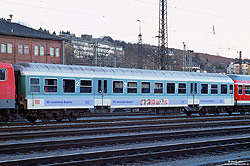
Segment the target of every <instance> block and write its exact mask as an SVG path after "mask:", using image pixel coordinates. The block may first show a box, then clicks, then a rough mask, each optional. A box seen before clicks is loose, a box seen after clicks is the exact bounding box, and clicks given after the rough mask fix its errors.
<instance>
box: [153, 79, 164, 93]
mask: <svg viewBox="0 0 250 166" xmlns="http://www.w3.org/2000/svg"><path fill="white" fill-rule="evenodd" d="M156 84H159V85H161V89H156V87H155V85H156ZM163 86H164V85H163V82H154V94H163ZM156 90H161V91H160V92H157V91H156Z"/></svg>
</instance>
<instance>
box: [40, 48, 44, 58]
mask: <svg viewBox="0 0 250 166" xmlns="http://www.w3.org/2000/svg"><path fill="white" fill-rule="evenodd" d="M40 56H44V46H40Z"/></svg>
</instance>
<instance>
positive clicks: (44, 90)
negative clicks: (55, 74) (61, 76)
mask: <svg viewBox="0 0 250 166" xmlns="http://www.w3.org/2000/svg"><path fill="white" fill-rule="evenodd" d="M46 80H56V85H45V83H46ZM45 86H55V87H56V92H46V91H45ZM43 91H44V93H52V94H56V93H58V79H57V78H44V84H43Z"/></svg>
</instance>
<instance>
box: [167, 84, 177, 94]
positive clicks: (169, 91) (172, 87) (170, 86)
mask: <svg viewBox="0 0 250 166" xmlns="http://www.w3.org/2000/svg"><path fill="white" fill-rule="evenodd" d="M167 94H175V83H167Z"/></svg>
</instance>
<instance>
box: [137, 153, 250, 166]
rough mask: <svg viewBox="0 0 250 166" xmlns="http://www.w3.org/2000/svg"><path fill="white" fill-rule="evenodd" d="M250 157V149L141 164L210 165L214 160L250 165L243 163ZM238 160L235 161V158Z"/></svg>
mask: <svg viewBox="0 0 250 166" xmlns="http://www.w3.org/2000/svg"><path fill="white" fill-rule="evenodd" d="M246 158H250V151H243V152H234V153H229V154H221V155H216V156H194V157H191V158H186V159H180V160H176V161H174V160H173V161H165V162H164V161H162V162H158V163H153V164H150V163H148V164H140V166H199V165H208V163H211V162H214V163H218V162H226V163H225V164H224V165H225V166H226V165H227V166H229V165H234V166H236V165H242V166H243V165H244V166H245V165H250V164H242V161H244V159H246ZM236 159H237V160H238V161H234V160H236Z"/></svg>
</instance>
